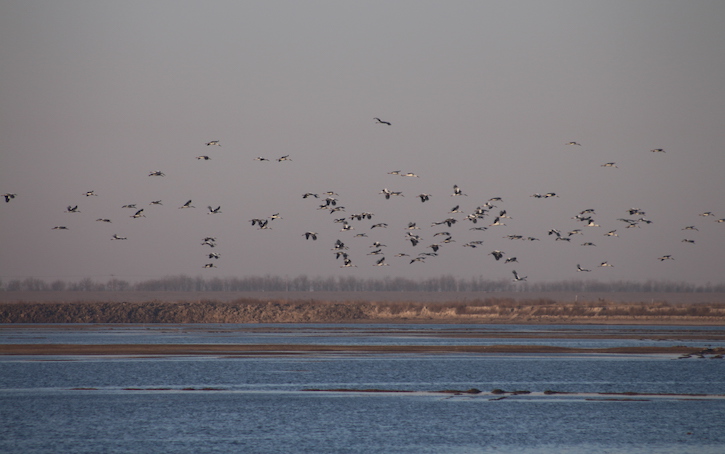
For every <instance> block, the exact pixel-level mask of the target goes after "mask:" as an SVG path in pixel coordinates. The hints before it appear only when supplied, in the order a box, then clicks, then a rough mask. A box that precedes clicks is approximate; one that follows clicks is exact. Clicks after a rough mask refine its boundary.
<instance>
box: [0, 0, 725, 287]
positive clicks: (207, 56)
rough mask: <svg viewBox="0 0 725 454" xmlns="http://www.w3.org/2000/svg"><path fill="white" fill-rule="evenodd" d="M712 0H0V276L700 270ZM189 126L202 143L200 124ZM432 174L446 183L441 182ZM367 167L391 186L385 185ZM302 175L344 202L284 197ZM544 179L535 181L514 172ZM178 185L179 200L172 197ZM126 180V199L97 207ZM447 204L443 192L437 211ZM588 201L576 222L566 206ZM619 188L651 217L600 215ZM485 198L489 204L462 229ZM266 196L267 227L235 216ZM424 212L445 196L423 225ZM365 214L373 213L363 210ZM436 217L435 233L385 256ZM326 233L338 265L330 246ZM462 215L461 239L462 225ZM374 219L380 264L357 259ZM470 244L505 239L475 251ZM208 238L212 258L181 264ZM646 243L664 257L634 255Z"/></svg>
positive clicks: (719, 205) (724, 253) (719, 45)
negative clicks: (503, 213) (325, 206)
mask: <svg viewBox="0 0 725 454" xmlns="http://www.w3.org/2000/svg"><path fill="white" fill-rule="evenodd" d="M723 18H725V2H721V1H688V2H684V1H662V0H652V1H629V0H628V1H606V2H604V1H601V2H592V1H547V2H540V1H495V2H491V1H480V2H474V1H466V2H460V1H459V2H450V1H448V2H421V1H395V2H382V1H380V2H373V1H349V2H345V1H306V2H283V1H280V2H261V1H260V2H236V1H225V2H220V1H211V2H179V1H154V2H146V1H127V2H115V1H62V2H50V1H31V2H28V1H6V2H3V3H2V5H0V42H2V45H0V61H2V62H3V64H2V65H1V66H0V105H1V106H2V109H1V112H0V133H1V137H2V139H3V140H2V142H3V143H2V148H1V150H2V151H1V152H0V193H8V192H9V193H17V197H16V198H15V199H13V200H11V201H10V202H9V203H4V202H1V203H0V233H1V234H2V238H3V240H2V242H1V243H0V278H2V279H3V280H4V281H7V280H8V279H12V278H16V277H20V278H22V277H27V276H34V277H40V278H44V279H55V278H62V279H67V280H76V279H80V278H83V277H88V276H90V277H94V278H96V279H98V280H105V279H107V278H108V277H109V276H110V275H112V274H113V275H115V276H118V277H121V278H125V279H128V280H133V281H135V280H140V279H146V278H151V277H162V276H167V275H174V274H180V273H183V274H188V275H191V276H197V275H202V276H220V277H226V276H246V275H266V274H271V275H282V276H284V275H288V276H290V277H292V276H297V275H300V274H307V275H309V276H338V275H355V276H358V277H384V276H402V277H411V278H416V277H429V276H439V275H443V274H452V275H455V276H458V277H477V276H483V277H484V278H488V279H499V278H505V279H510V278H511V277H512V274H511V270H512V269H516V270H517V271H518V272H519V273H520V274H522V275H527V276H529V281H530V282H536V281H551V280H561V279H597V280H602V281H607V280H610V279H611V280H619V279H624V280H646V279H658V280H674V281H683V280H684V281H689V282H694V283H705V282H708V281H710V282H714V283H715V282H717V283H721V282H723V281H724V280H725V279H723V278H724V277H725V272H724V271H725V223H717V222H715V219H722V218H725V203H723V195H724V194H725V178H723V173H724V171H725V83H723V74H725V51H723V44H724V43H725V28H724V27H722V19H723ZM374 117H380V118H382V119H383V120H387V121H390V122H391V123H392V126H386V125H381V124H376V123H375V121H374V120H373V118H374ZM215 139H218V140H220V141H221V144H222V146H221V147H215V146H210V147H207V146H205V143H206V142H208V141H210V140H215ZM569 141H577V142H579V143H581V146H567V145H565V144H566V143H567V142H569ZM654 148H663V149H665V151H666V152H665V153H652V152H650V150H651V149H654ZM199 155H209V156H210V157H211V158H212V159H211V160H209V161H201V160H197V159H195V157H196V156H199ZM283 155H289V156H290V158H291V159H292V161H290V162H277V161H276V159H277V158H278V157H280V156H283ZM256 156H263V157H267V158H269V159H270V162H258V161H255V160H254V158H255V157H256ZM607 162H616V165H617V168H607V167H602V166H601V165H602V164H604V163H607ZM152 170H161V171H163V172H164V173H165V174H166V176H165V177H149V176H148V174H149V172H150V171H152ZM393 170H402V171H403V172H414V173H416V174H418V175H419V176H420V178H412V177H410V178H407V177H400V176H394V175H389V174H388V172H390V171H393ZM454 184H457V185H459V186H460V187H461V188H462V189H463V192H465V193H466V194H468V195H467V196H460V197H452V196H451V194H452V193H453V185H454ZM383 188H389V189H390V190H391V191H402V192H403V194H404V197H392V198H391V199H390V200H385V199H384V198H383V196H382V195H380V194H378V193H379V191H381V190H382V189H383ZM89 190H94V191H95V192H96V193H97V194H98V196H97V197H85V196H84V195H83V194H84V193H85V192H86V191H89ZM324 191H335V192H336V193H338V194H339V196H338V197H337V198H338V200H339V201H338V205H342V206H344V207H345V212H344V213H335V214H330V213H329V212H327V211H322V210H317V207H318V205H319V204H320V203H322V202H321V199H320V200H317V199H303V198H302V194H304V193H305V192H316V193H322V192H324ZM546 192H555V193H557V194H558V195H559V197H558V198H547V199H538V198H534V197H530V196H531V195H532V194H534V193H546ZM420 193H429V194H432V198H431V200H430V201H428V202H426V203H421V201H420V200H419V199H418V198H417V197H416V195H417V194H420ZM491 197H502V198H503V202H496V205H497V208H495V209H493V210H491V212H490V214H489V216H487V217H486V218H485V219H481V220H479V222H478V223H477V224H475V225H474V224H473V223H471V222H469V221H464V220H463V218H464V216H465V215H466V214H469V213H472V212H473V211H474V209H475V208H476V207H478V206H480V205H483V204H484V203H485V202H486V201H487V200H488V199H489V198H491ZM158 199H161V200H162V201H163V205H162V206H150V205H149V203H150V202H151V201H152V200H158ZM189 199H192V200H193V203H194V205H195V206H196V208H195V209H188V210H180V209H178V207H179V206H181V205H182V204H183V203H184V202H186V201H187V200H189ZM131 203H135V204H137V206H138V207H139V208H144V209H145V211H144V214H145V215H146V217H145V218H143V217H142V218H139V219H133V218H131V217H130V216H131V215H132V214H133V213H134V210H130V209H122V208H121V206H122V205H124V204H131ZM68 205H78V206H79V209H80V211H81V213H78V214H75V213H73V214H72V213H65V212H64V211H65V209H66V207H67V206H68ZM208 205H213V206H214V207H216V206H219V205H220V206H221V211H222V213H221V214H218V215H208V214H206V213H207V208H206V207H207V206H208ZM455 205H460V207H461V210H462V211H463V212H464V213H463V214H453V215H449V213H448V212H449V211H450V210H451V208H452V207H453V206H455ZM588 208H593V209H595V210H596V215H594V216H593V219H594V221H595V222H596V223H597V224H599V225H600V226H601V227H585V226H584V224H583V223H581V222H578V221H576V220H573V219H571V218H572V217H573V216H575V215H576V214H577V213H579V212H580V211H581V210H584V209H588ZM629 208H640V209H642V210H644V211H645V212H646V215H645V217H646V218H647V219H649V220H651V221H652V224H649V225H647V224H644V223H640V224H639V226H638V227H635V228H625V227H626V224H625V223H623V222H621V221H618V220H617V219H618V218H634V219H636V218H638V217H639V216H630V215H629V214H628V213H627V209H629ZM503 209H505V210H507V213H508V215H509V216H511V218H512V219H504V220H503V221H504V222H505V223H506V226H491V227H489V228H488V230H486V231H473V230H469V229H470V228H471V227H474V226H488V225H489V224H491V223H493V219H494V218H495V216H496V214H498V212H499V211H500V210H503ZM363 211H369V212H372V213H374V217H373V218H372V220H364V221H350V224H351V225H352V226H353V227H354V228H355V230H353V231H350V232H341V231H340V228H341V224H337V223H334V222H333V219H336V218H341V217H343V215H344V216H347V217H349V216H350V215H351V214H354V213H360V212H363ZM705 211H711V212H713V213H714V214H715V217H703V216H699V214H700V213H703V212H705ZM278 212H279V213H280V215H281V216H282V218H283V219H278V220H273V221H271V223H270V225H271V226H272V229H266V230H258V229H257V228H256V226H254V227H253V226H252V225H251V223H250V222H249V220H250V219H252V218H266V217H268V216H271V215H272V214H274V213H278ZM449 216H453V217H456V218H457V219H459V222H458V223H456V224H455V225H453V226H451V227H450V228H448V227H445V226H442V227H431V224H432V223H433V222H438V221H442V220H443V219H446V218H447V217H449ZM97 218H109V219H111V220H112V223H110V224H108V223H103V222H96V221H95V219H97ZM411 221H412V222H417V224H418V226H420V227H421V230H419V231H416V233H417V234H419V235H420V236H421V237H422V238H423V241H422V242H421V243H420V244H419V245H418V246H415V247H413V246H412V245H411V244H410V242H408V241H406V239H405V234H406V230H404V227H406V226H407V224H408V222H411ZM379 222H385V223H387V224H388V227H387V228H385V229H384V228H376V229H370V226H371V225H372V224H375V223H379ZM60 225H64V226H67V227H68V229H69V230H67V231H63V230H52V227H54V226H60ZM688 225H695V226H696V227H697V228H698V229H699V230H698V231H683V230H681V229H682V228H684V227H685V226H688ZM575 228H581V229H582V231H583V232H584V235H573V236H572V240H571V242H565V241H555V240H554V236H553V235H548V234H547V231H548V230H549V229H559V230H561V231H562V233H563V234H564V236H566V232H568V231H570V230H572V229H575ZM614 229H616V230H617V233H618V234H619V236H618V237H606V236H604V233H606V232H607V231H610V230H614ZM308 230H312V231H316V232H319V239H318V240H317V241H311V240H309V241H308V240H305V239H304V237H303V233H304V232H305V231H308ZM439 231H449V232H450V233H451V234H452V236H453V239H454V240H455V242H454V243H450V244H445V245H443V246H442V247H441V249H440V250H439V255H438V256H437V257H429V258H427V259H426V261H425V262H424V263H413V264H410V263H409V261H410V259H411V258H413V257H415V256H417V254H418V253H420V252H430V249H429V248H427V246H428V245H430V244H431V243H434V242H436V241H440V240H441V239H442V237H441V236H438V237H434V236H433V234H434V233H436V232H439ZM358 233H366V234H367V235H368V237H367V238H355V237H354V235H355V234H358ZM113 234H118V235H120V236H124V237H127V238H128V240H126V241H111V236H112V235H113ZM506 235H523V236H524V237H529V236H532V237H537V238H539V239H540V241H531V242H528V241H521V240H509V239H505V238H504V236H506ZM206 236H214V237H216V238H217V244H218V246H217V247H216V248H214V249H213V250H212V249H211V248H208V247H207V246H202V245H201V241H202V239H203V238H204V237H206ZM336 239H340V240H342V241H343V242H345V243H346V245H347V246H349V247H350V249H349V250H348V251H347V252H348V253H349V257H350V259H351V260H352V263H353V264H355V265H357V266H356V267H354V268H341V267H340V265H342V259H340V260H335V258H334V254H333V252H332V251H331V249H332V247H333V245H334V242H335V240H336ZM683 239H692V240H695V243H694V244H691V243H684V242H682V240H683ZM473 240H483V244H482V245H481V246H480V247H477V248H469V247H463V245H464V244H466V243H467V242H469V241H473ZM374 241H380V242H382V243H383V244H386V245H387V247H385V248H383V250H384V252H385V254H384V255H385V257H386V262H387V263H389V264H390V266H383V267H375V266H372V265H373V264H374V263H375V261H376V260H377V259H378V258H379V257H380V256H374V255H368V253H369V252H371V251H372V250H373V248H370V247H369V246H370V245H372V243H373V242H374ZM587 241H591V242H593V243H595V244H596V246H595V247H586V246H580V244H581V243H583V242H587ZM494 249H498V250H502V251H504V252H506V255H505V256H504V257H512V256H515V257H517V258H518V262H519V263H515V264H511V263H509V264H504V263H503V260H502V261H500V262H497V261H495V260H494V259H493V257H492V256H491V255H488V253H489V252H491V251H493V250H494ZM211 251H215V252H219V253H220V254H221V258H220V259H219V260H216V261H215V264H216V266H217V268H213V269H203V265H204V264H205V263H209V262H210V260H209V259H208V258H207V257H206V254H208V253H209V252H211ZM399 252H405V253H408V254H410V255H411V257H402V258H399V257H395V254H397V253H399ZM667 254H669V255H672V257H674V258H675V260H668V261H660V260H658V257H660V256H663V255H667ZM603 261H608V262H609V263H610V264H612V265H614V267H612V268H603V267H599V266H598V265H599V264H600V263H601V262H603ZM577 264H581V265H582V267H584V268H588V269H591V270H592V271H591V272H589V273H585V272H577V271H576V265H577Z"/></svg>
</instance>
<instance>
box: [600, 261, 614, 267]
mask: <svg viewBox="0 0 725 454" xmlns="http://www.w3.org/2000/svg"><path fill="white" fill-rule="evenodd" d="M599 266H604V267H607V266H608V267H614V265H610V264H609V262H602V263H600V264H599Z"/></svg>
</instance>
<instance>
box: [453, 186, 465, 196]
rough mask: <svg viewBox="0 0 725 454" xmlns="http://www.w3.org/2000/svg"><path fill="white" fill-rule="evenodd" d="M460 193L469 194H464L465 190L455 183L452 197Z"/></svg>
mask: <svg viewBox="0 0 725 454" xmlns="http://www.w3.org/2000/svg"><path fill="white" fill-rule="evenodd" d="M459 195H468V194H464V193H463V191H462V190H461V188H459V187H458V185H457V184H454V185H453V194H451V197H454V196H459Z"/></svg>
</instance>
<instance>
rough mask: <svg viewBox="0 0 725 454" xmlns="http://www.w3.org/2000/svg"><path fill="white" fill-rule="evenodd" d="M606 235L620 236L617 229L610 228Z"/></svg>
mask: <svg viewBox="0 0 725 454" xmlns="http://www.w3.org/2000/svg"><path fill="white" fill-rule="evenodd" d="M604 236H619V235H617V231H616V230H610V231H609V232H607V233H605V234H604Z"/></svg>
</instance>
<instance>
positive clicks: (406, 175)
mask: <svg viewBox="0 0 725 454" xmlns="http://www.w3.org/2000/svg"><path fill="white" fill-rule="evenodd" d="M401 176H404V177H415V178H420V177H419V176H418V175H416V174H414V173H413V172H408V173H405V174H403V175H401Z"/></svg>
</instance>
